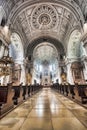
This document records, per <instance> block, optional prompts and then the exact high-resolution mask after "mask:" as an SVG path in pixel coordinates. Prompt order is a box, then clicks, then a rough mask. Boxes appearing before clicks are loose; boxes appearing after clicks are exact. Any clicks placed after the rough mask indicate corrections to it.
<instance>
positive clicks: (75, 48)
mask: <svg viewBox="0 0 87 130" xmlns="http://www.w3.org/2000/svg"><path fill="white" fill-rule="evenodd" d="M80 37H81V33H80V32H79V31H78V30H75V31H73V32H72V34H71V36H70V40H69V45H68V56H69V57H70V58H71V57H74V58H75V57H79V56H80Z"/></svg>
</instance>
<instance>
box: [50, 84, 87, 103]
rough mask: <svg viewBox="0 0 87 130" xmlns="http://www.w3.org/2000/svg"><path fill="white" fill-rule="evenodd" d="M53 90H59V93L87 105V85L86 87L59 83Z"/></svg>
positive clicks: (53, 86)
mask: <svg viewBox="0 0 87 130" xmlns="http://www.w3.org/2000/svg"><path fill="white" fill-rule="evenodd" d="M51 88H52V89H55V90H57V91H58V92H59V93H61V94H63V95H65V96H68V97H70V98H72V99H76V101H78V102H80V103H82V104H87V84H84V85H78V84H76V85H70V84H69V85H62V84H61V85H59V84H58V83H56V84H53V85H52V86H51Z"/></svg>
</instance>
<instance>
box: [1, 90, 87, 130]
mask: <svg viewBox="0 0 87 130" xmlns="http://www.w3.org/2000/svg"><path fill="white" fill-rule="evenodd" d="M0 130H87V110H86V109H85V108H83V107H82V106H80V105H78V104H76V103H74V102H73V101H71V100H69V99H68V98H66V97H63V96H62V95H60V94H58V93H56V92H54V91H52V90H51V89H49V88H48V89H46V88H45V89H43V90H42V91H40V92H39V93H37V94H36V95H34V96H32V97H31V98H30V99H28V100H27V101H26V102H24V103H23V104H21V105H20V106H19V107H17V108H16V109H14V110H13V111H12V112H10V113H9V114H8V115H7V116H6V117H4V118H3V119H2V120H0Z"/></svg>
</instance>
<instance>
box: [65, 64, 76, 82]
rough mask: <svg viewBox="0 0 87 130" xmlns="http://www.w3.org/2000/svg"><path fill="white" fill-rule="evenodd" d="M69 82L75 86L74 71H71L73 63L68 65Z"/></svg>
mask: <svg viewBox="0 0 87 130" xmlns="http://www.w3.org/2000/svg"><path fill="white" fill-rule="evenodd" d="M66 66H67V82H68V83H70V84H74V81H73V76H72V71H71V63H69V62H68V63H67V65H66Z"/></svg>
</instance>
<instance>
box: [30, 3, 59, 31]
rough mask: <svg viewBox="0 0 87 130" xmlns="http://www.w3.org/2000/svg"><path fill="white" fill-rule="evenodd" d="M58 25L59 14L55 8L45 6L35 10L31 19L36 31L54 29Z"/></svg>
mask: <svg viewBox="0 0 87 130" xmlns="http://www.w3.org/2000/svg"><path fill="white" fill-rule="evenodd" d="M56 23H57V14H56V10H55V8H54V7H53V6H50V5H45V4H43V5H39V6H38V7H36V8H34V10H33V12H32V17H31V24H32V27H34V28H35V29H52V28H54V27H55V26H56Z"/></svg>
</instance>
